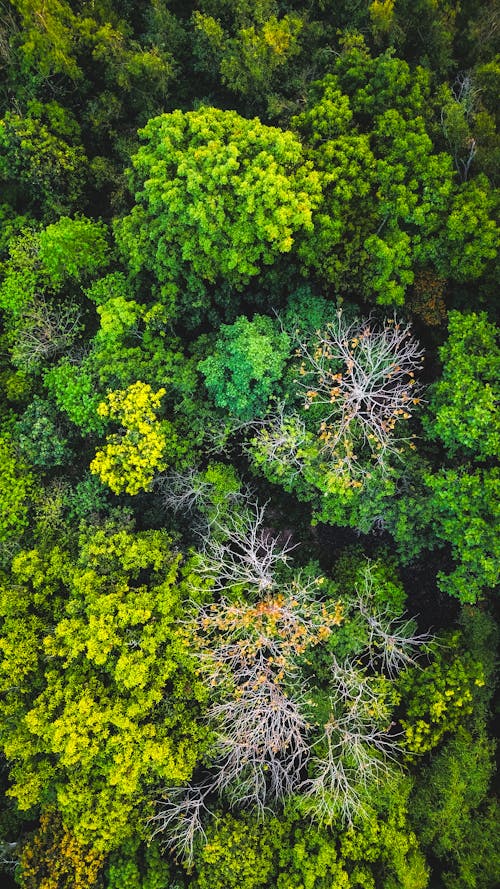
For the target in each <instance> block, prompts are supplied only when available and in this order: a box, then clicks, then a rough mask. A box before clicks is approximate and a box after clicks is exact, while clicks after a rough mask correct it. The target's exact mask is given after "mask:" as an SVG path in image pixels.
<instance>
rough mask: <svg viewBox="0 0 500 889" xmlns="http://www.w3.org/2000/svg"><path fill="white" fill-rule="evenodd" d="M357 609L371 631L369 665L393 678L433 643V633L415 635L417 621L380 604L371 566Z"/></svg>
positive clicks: (368, 651) (357, 602)
mask: <svg viewBox="0 0 500 889" xmlns="http://www.w3.org/2000/svg"><path fill="white" fill-rule="evenodd" d="M356 607H357V609H359V612H360V614H361V616H362V617H363V619H364V621H365V624H366V627H367V631H368V642H367V648H366V651H367V655H368V663H369V666H370V667H371V668H372V669H374V670H378V671H381V672H382V673H385V674H387V675H388V676H389V677H390V678H391V679H394V678H395V677H396V676H397V674H398V673H400V672H401V670H403V669H404V668H405V667H409V666H414V665H415V664H416V659H415V658H416V655H417V654H418V652H419V651H420V650H421V649H422V648H425V646H427V645H428V644H429V642H431V641H432V635H431V634H429V633H416V632H415V618H409V617H408V618H407V617H405V616H404V615H403V616H402V617H400V616H397V615H395V614H394V613H393V612H392V611H391V609H390V608H389V607H387V606H385V607H383V606H381V605H379V604H378V603H377V602H376V600H375V596H374V591H373V578H372V572H371V568H370V565H369V564H368V565H367V566H366V568H365V570H364V572H363V581H362V586H358V587H356Z"/></svg>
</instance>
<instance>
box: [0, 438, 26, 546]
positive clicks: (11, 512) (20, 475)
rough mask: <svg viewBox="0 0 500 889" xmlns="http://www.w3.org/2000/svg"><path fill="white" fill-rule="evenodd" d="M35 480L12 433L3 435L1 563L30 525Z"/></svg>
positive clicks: (0, 451) (0, 463)
mask: <svg viewBox="0 0 500 889" xmlns="http://www.w3.org/2000/svg"><path fill="white" fill-rule="evenodd" d="M33 488H34V479H33V476H32V474H31V472H30V470H29V467H28V465H27V463H26V462H25V460H23V459H22V458H21V459H20V458H19V455H18V454H17V453H16V445H15V441H14V440H13V438H12V437H11V435H9V433H8V431H6V430H5V431H2V433H1V434H0V506H1V509H0V516H1V518H0V560H1V561H3V560H4V559H5V558H8V556H9V554H10V553H11V552H12V548H14V550H15V549H16V547H17V546H18V545H19V543H20V540H21V537H22V534H23V532H24V530H25V529H26V528H27V526H28V510H29V506H30V501H31V497H32V493H33Z"/></svg>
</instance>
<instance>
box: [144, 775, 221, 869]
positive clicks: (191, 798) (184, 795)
mask: <svg viewBox="0 0 500 889" xmlns="http://www.w3.org/2000/svg"><path fill="white" fill-rule="evenodd" d="M208 790H209V788H207V787H206V786H196V785H195V786H188V787H169V788H167V790H165V792H164V793H165V795H164V797H163V798H162V799H160V800H156V804H157V806H158V807H159V811H158V813H157V814H156V815H153V817H152V818H150V819H149V821H148V824H150V825H152V826H153V828H154V830H153V833H152V834H151V837H150V839H153V838H154V837H157V836H158V835H160V841H161V842H162V843H163V844H164V845H165V846H166V847H167V848H168V849H171V850H172V851H173V852H175V853H176V854H177V855H178V856H179V858H181V859H182V860H183V861H185V862H186V863H187V864H188V865H191V864H192V863H193V860H194V849H195V842H196V840H197V839H198V838H200V839H201V840H204V841H205V842H206V839H207V837H206V834H205V831H204V829H203V818H204V817H205V815H209V814H210V812H209V810H208V809H207V807H206V805H205V799H206V796H207V793H208Z"/></svg>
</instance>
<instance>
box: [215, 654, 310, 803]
mask: <svg viewBox="0 0 500 889" xmlns="http://www.w3.org/2000/svg"><path fill="white" fill-rule="evenodd" d="M210 719H211V723H212V725H213V726H214V727H217V742H216V753H217V759H216V762H215V778H214V788H215V789H216V790H217V791H218V792H219V793H224V794H225V795H226V797H227V798H228V799H229V801H230V802H231V803H232V804H235V803H238V804H240V805H245V806H246V807H250V808H252V809H254V810H256V811H257V812H259V813H261V814H263V812H264V810H265V808H266V805H267V804H268V802H270V801H271V802H273V803H275V802H283V800H284V799H285V798H286V797H287V796H288V795H289V794H291V793H293V792H294V791H295V790H296V789H297V788H298V786H299V783H300V775H301V772H302V769H303V768H304V766H305V765H306V763H307V760H308V757H309V749H310V742H309V724H308V722H307V719H306V717H305V715H304V713H303V712H302V708H301V701H300V698H299V697H298V695H297V692H295V694H294V695H293V697H292V696H290V695H289V694H287V693H286V691H285V690H284V688H283V687H282V684H281V683H279V682H277V681H276V679H275V677H274V676H273V675H272V672H270V671H268V675H266V674H265V673H262V672H260V673H259V675H257V676H255V681H253V680H252V679H251V678H250V677H249V678H248V679H247V681H246V683H245V684H244V686H243V687H239V688H238V689H236V693H235V694H234V695H233V696H232V698H230V699H227V700H225V701H224V702H223V703H221V704H216V705H214V706H213V707H212V709H211V711H210Z"/></svg>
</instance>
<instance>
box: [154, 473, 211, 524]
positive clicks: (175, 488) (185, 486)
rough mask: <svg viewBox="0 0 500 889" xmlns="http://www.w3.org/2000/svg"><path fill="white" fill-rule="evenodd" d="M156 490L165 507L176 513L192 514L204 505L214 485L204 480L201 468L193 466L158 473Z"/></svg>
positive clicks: (155, 484) (155, 481) (155, 482)
mask: <svg viewBox="0 0 500 889" xmlns="http://www.w3.org/2000/svg"><path fill="white" fill-rule="evenodd" d="M154 487H155V490H156V491H157V492H158V493H159V495H160V498H161V502H162V505H163V506H164V507H165V509H171V510H172V511H173V512H175V513H182V514H184V515H190V514H192V513H193V512H195V511H197V510H199V509H200V507H202V506H203V505H204V504H205V502H206V499H207V497H208V496H209V494H210V490H211V488H212V486H211V485H210V483H209V482H206V481H204V479H203V476H202V474H201V472H200V470H199V469H197V468H196V467H195V466H191V467H190V468H189V469H187V470H186V471H185V472H179V471H176V470H170V471H168V472H163V473H161V474H160V475H157V476H156V478H155V480H154Z"/></svg>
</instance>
